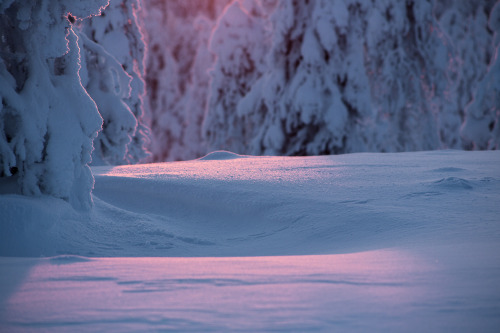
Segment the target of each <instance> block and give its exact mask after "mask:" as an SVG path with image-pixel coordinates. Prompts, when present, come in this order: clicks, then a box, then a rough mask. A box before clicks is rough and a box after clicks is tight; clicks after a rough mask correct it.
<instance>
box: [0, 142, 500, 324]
mask: <svg viewBox="0 0 500 333" xmlns="http://www.w3.org/2000/svg"><path fill="white" fill-rule="evenodd" d="M499 165H500V152H498V151H483V152H463V151H452V150H445V151H433V152H417V153H398V154H371V153H364V154H350V155H337V156H320V157H252V156H239V155H236V154H232V153H229V152H215V153H212V154H209V155H208V156H206V157H205V158H204V159H198V160H194V161H187V162H172V163H161V164H145V165H134V166H118V167H93V168H92V171H93V173H94V176H95V189H94V192H93V198H94V205H95V206H94V209H93V211H92V212H90V213H81V212H75V210H73V209H72V208H71V206H70V205H69V204H68V203H67V202H65V201H63V200H61V199H55V198H50V197H46V196H42V197H38V198H30V197H25V196H20V195H18V194H16V193H12V192H13V190H14V189H15V188H16V187H15V186H12V184H10V182H12V181H11V180H8V182H5V180H2V182H5V183H0V193H1V194H0V212H1V215H0V256H2V257H0V272H1V274H0V331H9V332H11V331H13V332H15V331H31V330H37V329H44V330H50V331H51V332H52V331H68V330H71V331H84V330H85V331H88V330H92V331H145V330H164V329H170V330H174V331H184V330H186V331H240V330H242V331H271V330H278V331H280V330H281V331H332V330H340V331H359V332H366V331H387V330H389V331H415V332H421V331H472V330H477V331H481V332H497V331H498V330H499V328H500V289H499V288H498V283H499V281H500V242H499V241H500V218H499V216H500V206H499V204H498V203H499V202H500V168H499V167H498V166H499ZM40 256H42V257H47V256H49V258H36V257H40ZM23 257H30V258H23Z"/></svg>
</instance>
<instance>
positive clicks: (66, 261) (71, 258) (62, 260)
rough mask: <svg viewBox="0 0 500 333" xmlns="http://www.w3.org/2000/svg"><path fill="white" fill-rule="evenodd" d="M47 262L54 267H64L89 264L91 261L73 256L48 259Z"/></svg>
mask: <svg viewBox="0 0 500 333" xmlns="http://www.w3.org/2000/svg"><path fill="white" fill-rule="evenodd" d="M49 261H50V262H51V263H52V264H55V265H65V264H74V263H79V262H90V261H92V259H90V258H87V257H82V256H75V255H60V256H55V257H51V258H49Z"/></svg>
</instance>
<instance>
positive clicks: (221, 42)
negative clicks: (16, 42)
mask: <svg viewBox="0 0 500 333" xmlns="http://www.w3.org/2000/svg"><path fill="white" fill-rule="evenodd" d="M226 2H227V1H218V2H217V1H216V2H210V3H211V4H214V5H213V6H212V7H210V10H207V8H205V7H204V6H201V5H200V3H205V2H204V1H194V0H193V1H168V2H162V1H157V2H154V1H146V2H145V4H146V13H148V12H151V13H153V14H152V16H151V18H150V19H149V20H147V22H148V28H147V29H146V31H147V32H148V33H149V34H150V35H151V39H152V40H154V44H153V45H152V48H153V49H152V50H151V54H150V56H149V57H148V68H150V69H151V70H149V71H148V73H147V78H148V82H152V83H153V84H150V85H149V87H148V88H147V89H150V90H148V94H149V96H150V102H151V104H150V106H151V114H152V123H151V127H152V134H153V141H154V142H155V143H154V145H153V149H152V152H153V160H155V161H163V160H178V159H190V158H196V157H199V156H200V155H201V154H203V153H207V152H208V151H212V150H215V149H225V150H230V151H234V152H237V153H243V154H257V155H261V154H267V155H317V154H336V153H348V152H360V151H373V152H388V151H413V150H428V149H443V148H455V149H496V148H498V145H499V143H500V136H499V133H500V132H499V131H500V129H499V127H500V125H499V124H498V122H499V113H498V112H499V105H500V99H499V98H500V97H499V96H500V94H499V81H498V80H499V77H500V74H499V72H498V66H499V65H498V46H499V37H498V34H499V32H500V31H499V30H498V29H499V27H498V25H499V23H498V22H499V10H500V9H499V6H498V5H496V6H495V3H496V2H497V1H492V0H489V1H488V0H486V1H458V2H457V1H446V0H428V1H406V2H405V1H400V2H390V1H372V2H368V1H359V0H345V1H322V0H318V1H287V0H284V1H277V0H268V1H259V0H244V1H233V2H232V3H231V4H230V5H228V6H227V7H226V8H225V9H224V10H223V11H221V8H223V6H222V4H224V3H226ZM181 3H182V5H180V4H181ZM214 13H215V14H214ZM214 16H215V17H216V18H214ZM178 21H181V22H182V23H181V22H178ZM200 22H203V26H202V27H199V26H198V25H199V24H201V23H200ZM172 24H173V26H174V28H172ZM180 26H182V28H179V29H178V30H176V31H181V33H176V32H175V31H172V30H174V29H176V28H175V27H180ZM162 28H163V31H169V33H165V34H158V33H157V31H162ZM210 28H211V29H212V33H211V35H210V36H209V35H208V34H209V33H208V31H209V30H210ZM158 68H161V70H158ZM207 73H209V74H210V77H208V74H207ZM207 90H208V91H207Z"/></svg>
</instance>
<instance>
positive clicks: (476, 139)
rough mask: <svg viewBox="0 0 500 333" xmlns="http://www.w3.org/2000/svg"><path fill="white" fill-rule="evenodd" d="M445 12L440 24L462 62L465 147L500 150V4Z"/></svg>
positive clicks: (486, 3)
mask: <svg viewBox="0 0 500 333" xmlns="http://www.w3.org/2000/svg"><path fill="white" fill-rule="evenodd" d="M445 10H446V11H445V12H444V14H443V15H442V17H441V20H440V22H442V25H443V26H444V27H445V28H446V30H447V32H448V33H449V34H450V35H451V36H453V37H452V40H453V41H454V43H455V48H456V57H457V60H458V61H459V62H460V66H459V68H458V71H457V72H458V73H457V76H458V80H457V82H458V84H457V87H456V97H457V99H458V107H459V108H460V112H461V114H462V118H463V119H464V124H463V126H462V130H461V134H462V137H463V142H464V148H466V149H498V148H499V145H500V139H499V127H500V124H499V117H500V61H499V60H498V47H499V44H500V43H499V42H500V37H499V36H500V2H498V1H497V2H496V5H495V1H479V2H478V3H475V4H474V5H472V4H470V3H460V4H457V5H455V6H451V8H448V7H446V8H445ZM464 111H465V112H464Z"/></svg>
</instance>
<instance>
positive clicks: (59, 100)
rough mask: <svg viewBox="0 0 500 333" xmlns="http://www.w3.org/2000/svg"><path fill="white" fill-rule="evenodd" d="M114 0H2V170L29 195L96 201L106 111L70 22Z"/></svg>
mask: <svg viewBox="0 0 500 333" xmlns="http://www.w3.org/2000/svg"><path fill="white" fill-rule="evenodd" d="M106 4H107V1H97V0H95V1H74V2H71V3H69V4H68V3H67V1H62V0H51V1H35V0H27V1H2V2H0V16H1V19H0V37H1V38H0V43H1V48H0V49H1V57H0V99H1V104H0V165H1V173H0V175H1V176H3V177H15V178H17V181H18V184H19V188H20V192H21V193H23V194H25V195H42V194H46V195H51V196H54V197H58V198H62V199H64V200H66V201H68V202H70V203H71V204H72V205H73V206H74V207H75V208H78V209H89V208H90V207H91V204H92V199H91V190H92V187H93V177H92V174H91V171H90V168H89V166H88V164H89V163H90V161H91V152H92V140H93V139H94V138H95V137H96V135H97V132H98V130H99V129H100V127H101V124H102V119H101V117H100V115H99V113H98V111H97V108H96V106H95V103H94V101H93V100H92V99H90V98H89V96H88V94H87V93H86V91H85V89H84V88H83V87H82V85H81V82H80V77H79V73H78V72H79V69H80V55H79V48H78V45H77V36H76V34H75V32H74V31H73V28H72V26H71V23H70V22H71V21H74V18H75V17H87V16H89V15H91V14H98V13H99V12H100V10H101V9H102V8H103V7H104V6H105V5H106ZM70 13H71V14H70Z"/></svg>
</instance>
